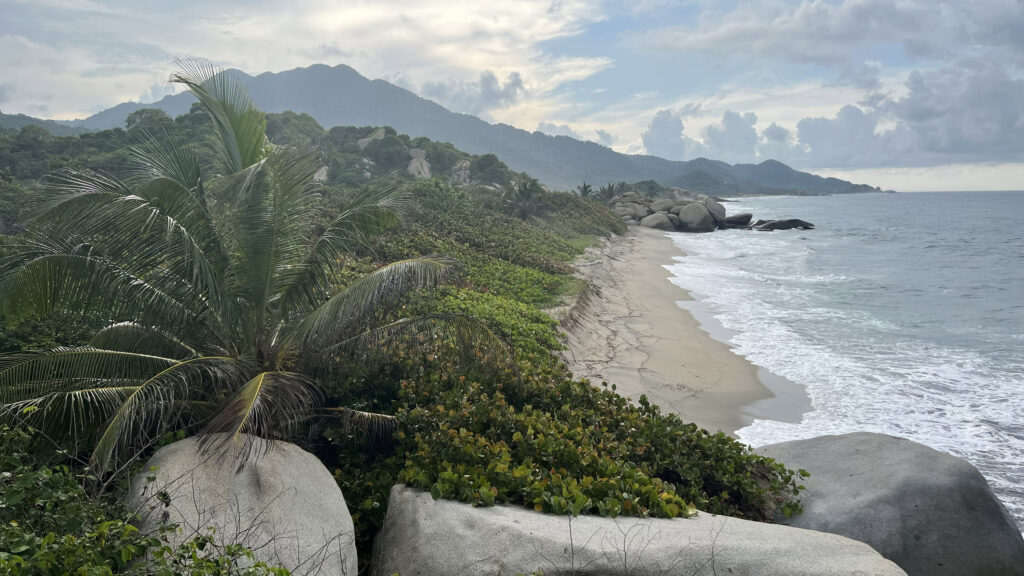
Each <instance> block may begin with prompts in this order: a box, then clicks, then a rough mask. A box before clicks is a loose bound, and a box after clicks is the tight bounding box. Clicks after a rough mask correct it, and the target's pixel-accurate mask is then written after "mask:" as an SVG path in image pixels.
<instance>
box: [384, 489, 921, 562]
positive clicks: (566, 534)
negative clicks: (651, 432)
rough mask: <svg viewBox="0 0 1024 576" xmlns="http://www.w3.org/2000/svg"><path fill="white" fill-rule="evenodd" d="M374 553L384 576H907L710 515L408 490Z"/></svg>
mask: <svg viewBox="0 0 1024 576" xmlns="http://www.w3.org/2000/svg"><path fill="white" fill-rule="evenodd" d="M375 546H376V549H375V551H374V562H373V565H374V568H373V574H375V575H377V576H389V575H391V574H395V573H397V574H401V576H447V575H452V574H474V575H481V576H483V575H494V576H497V575H499V574H502V575H504V574H530V573H533V572H535V571H540V572H543V574H544V575H545V576H557V575H563V574H564V575H568V574H593V575H602V576H620V575H622V576H625V575H627V574H628V575H637V576H642V575H654V574H686V575H693V576H710V575H712V574H721V575H724V574H729V575H731V576H744V575H755V574H756V575H763V576H771V575H779V576H781V575H786V576H800V575H807V576H810V575H815V576H824V575H850V576H853V575H855V574H871V575H877V576H883V575H890V574H891V575H897V574H904V572H903V571H902V570H900V569H899V568H898V567H897V566H896V565H895V564H893V563H892V562H889V561H888V560H886V559H884V558H882V557H881V556H879V555H878V553H876V552H875V551H874V550H872V549H871V548H869V547H868V546H867V545H865V544H862V543H860V542H855V541H853V540H849V539H847V538H842V537H839V536H835V535H833V534H825V533H822V532H811V531H808V530H799V529H796V528H789V527H787V526H779V525H776V524H762V523H758V522H750V521H747V520H739V519H737V518H727V517H723V516H713V515H710V514H704V513H701V514H698V515H697V516H696V517H694V518H688V519H685V520H684V519H676V520H657V519H650V518H622V517H619V518H617V519H610V518H600V517H596V516H578V517H576V518H572V519H570V517H568V516H555V515H550V514H541V513H539V512H534V511H532V510H527V509H525V508H521V507H518V506H509V505H499V506H494V507H489V508H474V507H473V506H470V505H468V504H462V503H459V502H453V501H450V500H434V499H433V498H432V497H431V496H430V494H429V493H427V492H420V491H416V490H412V489H409V488H406V487H404V486H396V487H394V488H392V489H391V496H390V498H389V499H388V513H387V517H386V518H385V520H384V526H383V527H382V528H381V531H380V533H379V534H378V536H377V542H376V545H375Z"/></svg>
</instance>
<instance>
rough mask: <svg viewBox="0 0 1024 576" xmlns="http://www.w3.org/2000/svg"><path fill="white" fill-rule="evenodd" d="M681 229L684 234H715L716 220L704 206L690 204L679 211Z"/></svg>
mask: <svg viewBox="0 0 1024 576" xmlns="http://www.w3.org/2000/svg"><path fill="white" fill-rule="evenodd" d="M679 229H680V230H682V231H683V232H713V231H714V230H715V220H714V218H712V217H711V213H710V212H708V209H707V208H705V207H704V205H703V204H689V205H687V206H686V207H684V208H683V209H682V210H680V211H679Z"/></svg>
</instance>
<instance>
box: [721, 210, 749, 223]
mask: <svg viewBox="0 0 1024 576" xmlns="http://www.w3.org/2000/svg"><path fill="white" fill-rule="evenodd" d="M753 217H754V215H753V214H751V213H750V212H744V213H742V214H733V215H732V216H728V217H726V219H725V223H726V224H728V225H729V226H746V225H747V224H750V219H751V218H753Z"/></svg>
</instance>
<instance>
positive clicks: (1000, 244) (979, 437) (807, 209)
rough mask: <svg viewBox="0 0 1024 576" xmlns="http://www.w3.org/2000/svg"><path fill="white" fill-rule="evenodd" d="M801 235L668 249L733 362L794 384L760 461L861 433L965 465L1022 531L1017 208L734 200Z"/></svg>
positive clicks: (1022, 296)
mask: <svg viewBox="0 0 1024 576" xmlns="http://www.w3.org/2000/svg"><path fill="white" fill-rule="evenodd" d="M727 207H728V211H729V213H733V214H735V213H739V212H753V213H754V217H755V218H787V217H788V218H801V219H803V220H808V221H810V222H813V223H814V224H816V225H817V229H815V230H808V231H798V230H788V231H779V232H753V231H745V230H729V231H720V232H715V233H713V234H674V235H673V237H674V241H675V242H676V244H677V245H678V246H679V247H680V248H681V249H682V250H683V251H685V252H686V254H687V257H685V258H678V259H677V262H676V263H674V264H673V265H671V266H669V269H670V270H671V272H672V273H673V275H674V276H675V277H674V278H673V282H675V283H676V284H678V285H679V286H681V287H682V288H685V289H686V290H688V291H689V292H691V294H692V295H693V296H694V297H695V298H697V299H698V301H699V303H700V304H699V305H700V306H701V307H702V308H703V309H704V311H705V312H707V313H710V314H712V315H714V316H715V317H716V319H717V320H718V322H720V323H721V324H722V325H723V326H724V327H725V328H727V329H728V330H729V331H731V334H732V336H731V338H730V343H731V344H733V345H734V346H735V351H736V352H737V353H738V354H740V355H742V356H745V357H747V358H748V359H749V360H750V361H752V362H753V363H754V364H757V365H759V366H762V367H764V368H766V369H768V370H770V371H772V372H774V373H776V374H778V375H780V376H784V377H786V378H788V379H789V380H791V381H793V382H796V383H798V384H800V385H803V386H804V387H805V388H806V390H807V393H808V395H809V396H810V399H811V410H810V411H809V412H807V413H806V414H804V416H803V417H802V419H801V421H800V422H798V423H785V422H776V421H771V420H756V421H755V422H754V423H753V424H752V425H751V426H748V427H746V428H743V429H742V430H740V431H739V432H738V435H739V436H740V438H741V439H742V440H744V441H746V442H748V443H750V444H752V445H755V446H758V445H763V444H769V443H773V442H780V441H785V440H793V439H798V438H807V437H811V436H816V435H821V434H834V433H844V432H850V431H855V430H870V431H875V432H883V433H888V434H894V435H897V436H902V437H905V438H909V439H912V440H915V441H918V442H921V443H924V444H927V445H929V446H932V447H934V448H936V449H939V450H943V451H946V452H950V453H953V454H956V455H958V456H962V457H964V458H966V459H968V460H970V461H971V462H972V463H974V464H975V465H976V466H977V467H978V469H979V470H981V472H982V473H983V474H984V475H985V477H986V478H987V479H988V481H989V483H990V484H991V485H992V487H993V489H994V490H995V491H996V493H997V494H998V495H999V497H1000V499H1001V500H1002V501H1003V502H1004V504H1005V505H1006V507H1007V509H1008V510H1009V511H1010V513H1011V514H1012V515H1013V516H1014V518H1015V519H1016V521H1017V524H1018V526H1022V527H1024V399H1022V396H1024V224H1022V223H1021V221H1020V219H1021V217H1024V193H1015V192H985V193H982V192H976V193H919V194H862V195H849V196H825V197H769V198H755V199H743V200H741V201H739V202H735V203H730V204H728V205H727Z"/></svg>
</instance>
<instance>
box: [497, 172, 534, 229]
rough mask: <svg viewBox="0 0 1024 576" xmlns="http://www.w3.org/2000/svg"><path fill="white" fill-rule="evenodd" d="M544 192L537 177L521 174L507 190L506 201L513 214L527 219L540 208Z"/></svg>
mask: <svg viewBox="0 0 1024 576" xmlns="http://www.w3.org/2000/svg"><path fill="white" fill-rule="evenodd" d="M542 192H543V190H542V189H541V187H540V183H539V182H537V179H536V178H531V177H529V176H527V175H526V174H520V175H518V176H517V177H516V178H515V179H514V180H513V181H512V186H511V188H508V189H507V191H506V192H505V196H504V198H505V203H506V205H507V206H508V209H509V211H510V212H512V214H514V215H516V216H517V217H519V218H521V219H523V220H527V219H529V218H530V217H531V216H533V215H534V214H535V213H536V212H537V211H538V210H539V208H540V201H541V193H542Z"/></svg>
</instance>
